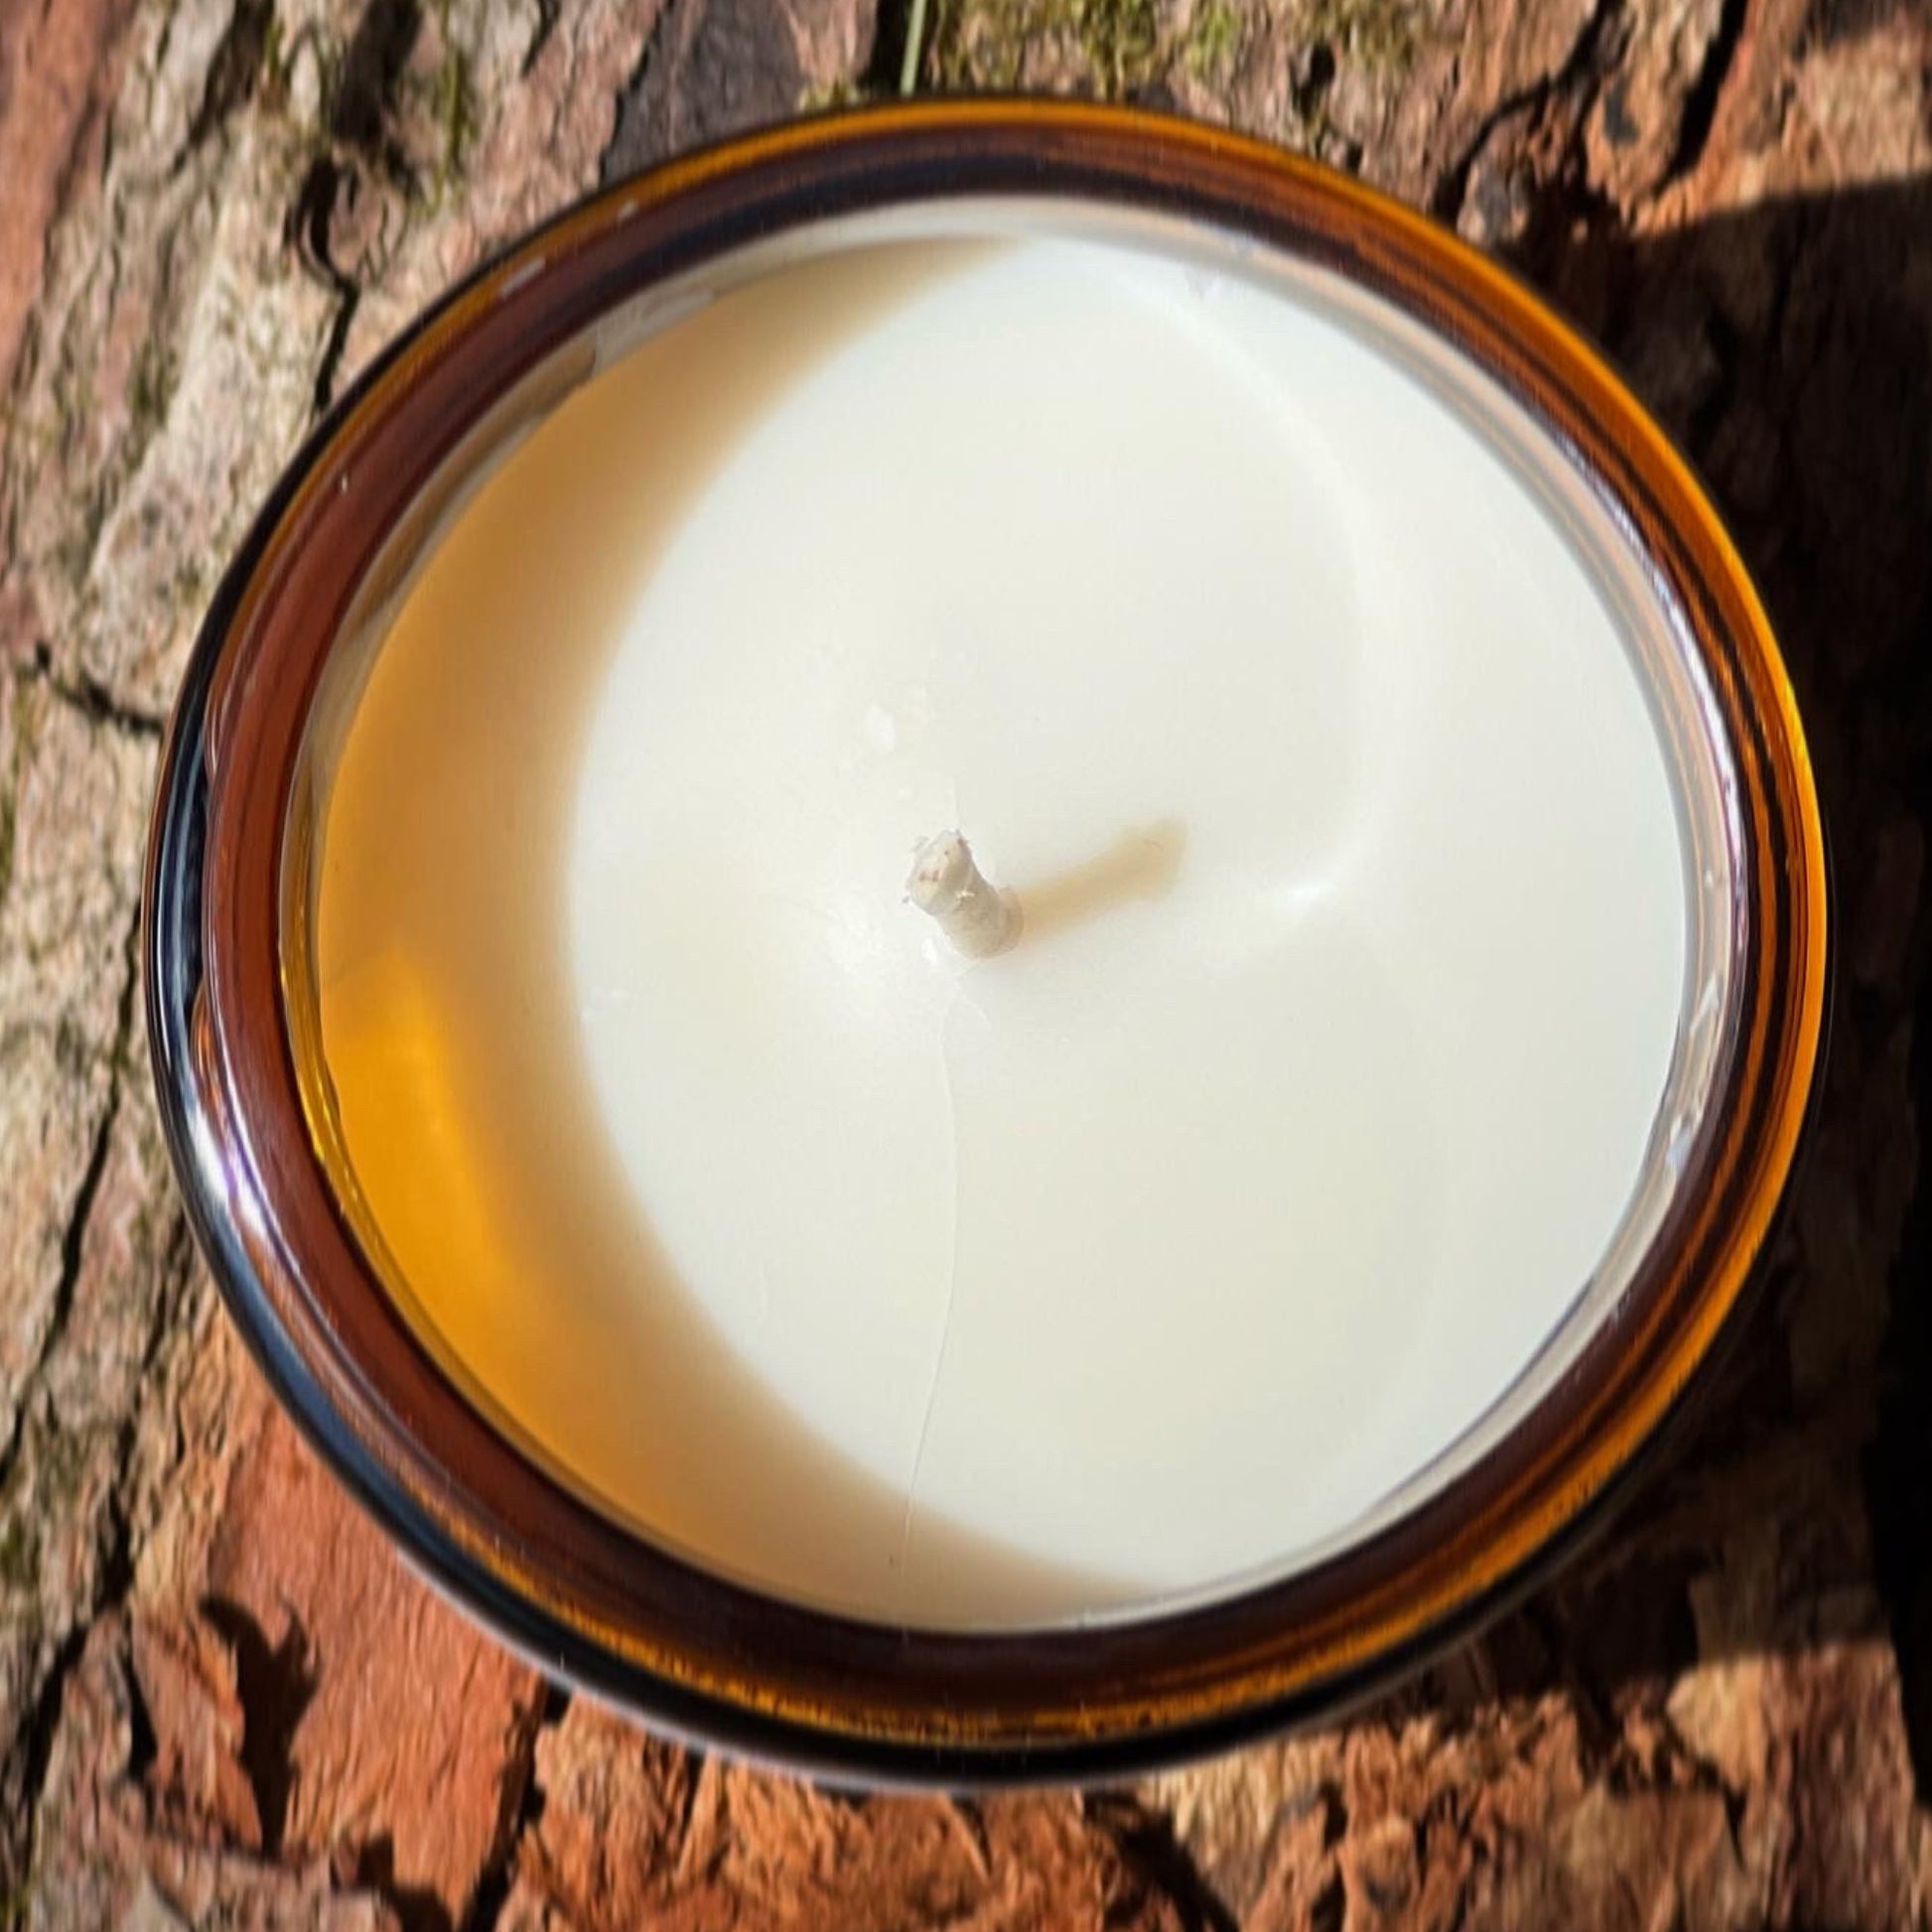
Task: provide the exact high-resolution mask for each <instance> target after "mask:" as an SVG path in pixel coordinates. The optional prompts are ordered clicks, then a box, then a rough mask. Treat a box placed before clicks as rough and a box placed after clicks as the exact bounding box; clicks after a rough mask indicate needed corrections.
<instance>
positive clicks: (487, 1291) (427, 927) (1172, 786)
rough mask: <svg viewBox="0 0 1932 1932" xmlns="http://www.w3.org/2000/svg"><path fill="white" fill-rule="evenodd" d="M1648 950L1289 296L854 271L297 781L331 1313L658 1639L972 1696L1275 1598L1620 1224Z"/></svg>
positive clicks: (876, 248)
mask: <svg viewBox="0 0 1932 1932" xmlns="http://www.w3.org/2000/svg"><path fill="white" fill-rule="evenodd" d="M1686 903H1687V882H1686V874H1685V866H1684V860H1683V856H1682V842H1681V837H1680V830H1679V823H1678V809H1677V804H1676V801H1675V793H1674V789H1673V784H1672V781H1671V778H1670V774H1669V770H1668V767H1667V762H1666V759H1665V756H1664V753H1663V751H1662V749H1661V747H1660V745H1659V742H1658V736H1657V731H1656V728H1655V727H1654V725H1653V723H1652V719H1651V714H1650V711H1649V709H1648V707H1647V704H1646V700H1645V694H1644V689H1643V685H1642V682H1641V680H1640V678H1639V676H1638V674H1637V671H1636V669H1635V668H1634V666H1633V663H1632V660H1631V655H1630V646H1629V641H1628V639H1627V637H1626V636H1625V634H1624V627H1623V624H1622V621H1620V620H1619V618H1618V617H1617V616H1616V615H1615V612H1614V609H1613V601H1612V600H1610V599H1609V598H1607V597H1606V595H1605V593H1604V590H1603V587H1602V586H1601V584H1600V583H1599V582H1598V578H1597V574H1596V573H1595V572H1594V571H1593V569H1592V568H1591V566H1590V564H1589V562H1588V560H1587V555H1586V553H1585V552H1584V551H1583V550H1582V549H1580V548H1579V547H1577V546H1576V545H1575V544H1574V543H1573V542H1572V540H1571V539H1570V537H1569V536H1568V535H1566V532H1565V530H1564V528H1563V527H1561V525H1560V521H1559V519H1557V518H1556V517H1555V516H1553V515H1552V513H1551V512H1550V511H1549V509H1548V508H1547V507H1546V505H1545V503H1544V501H1543V500H1542V497H1541V495H1540V494H1539V492H1538V491H1537V490H1536V489H1535V488H1533V487H1531V486H1530V485H1529V484H1528V483H1526V482H1525V481H1524V480H1523V479H1522V478H1521V477H1520V476H1519V475H1518V474H1517V473H1516V471H1515V470H1514V469H1513V468H1512V467H1511V465H1510V464H1509V463H1508V462H1507V461H1505V459H1504V458H1503V456H1502V455H1500V454H1499V453H1498V451H1497V450H1496V449H1495V448H1494V447H1492V445H1491V443H1490V442H1489V441H1488V440H1487V439H1486V438H1485V437H1484V436H1482V435H1481V434H1479V433H1478V432H1477V431H1476V430H1475V429H1474V428H1472V427H1471V426H1470V425H1469V424H1468V423H1467V422H1465V421H1464V420H1463V419H1462V417H1461V416H1459V415H1458V414H1457V413H1456V411H1455V410H1454V408H1453V407H1451V405H1450V404H1449V403H1448V402H1446V401H1444V400H1441V399H1439V398H1438V397H1437V396H1436V395H1435V394H1433V393H1432V392H1431V391H1430V389H1429V388H1428V387H1427V386H1426V385H1425V384H1424V383H1422V382H1421V381H1419V380H1418V379H1416V378H1415V377H1414V376H1413V375H1412V374H1411V373H1409V372H1408V371H1407V370H1405V368H1404V367H1403V366H1402V365H1401V363H1400V361H1399V359H1398V358H1396V357H1395V356H1394V355H1392V354H1391V352H1390V350H1389V347H1388V345H1387V344H1385V343H1379V342H1376V341H1373V340H1371V339H1370V338H1369V337H1368V336H1366V335H1365V334H1363V333H1362V332H1361V331H1360V330H1359V329H1357V328H1355V327H1353V326H1352V325H1351V324H1350V323H1349V322H1348V321H1347V319H1346V318H1344V317H1342V316H1340V315H1338V314H1335V313H1331V312H1329V311H1328V310H1326V309H1324V308H1323V306H1322V305H1321V303H1320V302H1319V301H1318V300H1316V299H1314V297H1313V296H1311V294H1310V293H1309V292H1308V291H1305V290H1303V291H1298V290H1296V289H1291V288H1286V287H1282V286H1272V285H1265V284H1263V283H1261V282H1258V281H1249V280H1247V279H1244V278H1243V277H1241V276H1239V275H1237V274H1231V273H1210V272H1208V271H1207V270H1205V269H1203V268H1202V267H1200V266H1199V265H1198V264H1197V263H1192V262H1189V261H1186V260H1180V259H1175V260H1169V259H1166V258H1164V257H1162V256H1161V255H1159V254H1157V253H1153V252H1149V251H1145V250H1136V249H1130V248H1126V247H1118V246H1114V245H1110V244H1107V243H1104V242H1100V241H1094V240H1075V239H1071V238H1052V237H1041V238H1035V239H1030V240H1024V241H1015V242H1009V243H1005V244H1002V245H988V244H983V243H975V242H967V241H959V242H938V243H927V244H923V245H919V246H912V245H906V244H897V245H887V244H885V243H879V244H875V245H871V246H865V247H851V248H847V249H845V250H842V251H835V252H833V253H831V254H829V255H826V256H824V257H822V258H820V259H817V260H814V261H812V262H810V263H807V264H800V265H793V266H790V267H787V268H785V269H783V270H782V271H781V272H775V273H772V274H769V275H767V276H765V277H763V278H761V279H759V280H756V281H753V282H751V283H749V284H748V285H746V286H743V287H740V288H738V289H736V290H735V291H733V292H732V293H730V294H728V295H723V296H721V297H719V298H718V299H717V300H715V301H713V302H712V303H711V304H710V305H709V306H707V307H704V308H702V309H700V310H698V311H697V312H696V313H693V314H690V315H687V316H686V317H685V318H684V319H683V320H682V321H679V322H677V323H676V324H675V325H674V326H671V327H669V328H667V329H665V330H664V331H663V332H662V333H660V334H657V335H655V336H653V337H651V338H650V339H649V340H648V341H646V342H644V343H643V344H642V345H640V346H637V347H636V348H634V349H633V350H632V351H631V352H629V353H628V355H627V356H625V357H624V358H622V359H621V360H619V361H617V362H616V364H615V366H613V367H612V368H610V369H609V370H608V371H606V372H605V373H603V374H602V375H600V376H599V377H598V378H597V379H596V380H595V381H594V382H592V383H591V384H589V385H588V386H586V387H585V388H584V389H582V390H580V391H579V392H578V393H576V394H575V395H574V396H572V397H571V398H570V399H569V400H568V401H567V402H566V403H565V404H564V405H563V406H562V407H561V408H559V409H558V410H557V411H556V412H555V414H554V415H553V416H552V417H550V418H549V419H548V420H547V421H546V422H545V423H544V424H543V425H542V426H541V427H540V428H539V429H538V430H537V431H536V432H535V433H534V434H533V435H532V436H531V437H530V438H529V439H528V440H527V442H525V443H524V444H523V445H522V447H521V448H520V449H519V450H518V451H517V452H516V454H515V455H514V456H512V457H511V458H510V459H509V460H508V461H507V462H506V463H505V464H504V465H503V467H501V468H500V469H499V470H498V471H497V472H496V473H495V474H494V476H493V477H492V478H491V479H490V480H489V481H488V483H486V484H485V485H484V486H483V488H482V489H481V490H480V491H479V492H478V493H477V494H476V495H475V496H474V498H473V499H472V500H471V501H470V502H469V503H468V505H467V506H466V507H465V509H464V511H463V513H462V514H461V516H460V517H459V518H458V519H457V520H456V521H455V522H454V524H453V525H452V527H451V529H450V531H449V532H448V534H447V535H446V537H445V538H444V539H443V541H442V542H441V543H440V544H439V545H438V547H437V548H436V549H435V550H434V551H433V552H432V554H431V555H430V556H429V558H428V559H427V561H426V562H425V564H424V565H423V567H422V568H421V570H420V572H419V574H418V576H417V578H416V580H415V581H414V583H413V585H412V586H411V587H410V589H409V592H408V595H407V597H406V598H405V599H404V600H403V602H402V603H401V605H400V608H399V611H398V614H397V616H396V617H395V619H394V621H393V623H392V625H391V627H390V629H389V631H388V633H387V635H386V637H385V639H384V641H383V643H382V647H381V649H380V651H379V653H378V655H377V657H376V659H375V661H374V666H373V669H372V671H371V673H370V675H369V677H368V680H367V683H366V686H365V688H364V689H363V691H362V693H361V695H360V697H359V700H358V702H357V704H356V706H355V708H354V711H353V713H352V715H351V716H350V718H349V720H348V723H347V727H346V733H345V741H344V745H343V748H342V751H341V753H340V757H339V759H338V760H337V764H336V768H335V772H334V778H333V788H332V790H331V793H330V797H329V802H328V805H327V809H326V819H325V824H324V832H323V840H322V857H321V862H320V866H319V869H318V880H317V899H316V908H315V932H316V958H317V975H318V983H319V989H320V1006H321V1029H322V1041H323V1051H324V1056H325V1059H326V1062H327V1066H328V1071H329V1078H330V1081H331V1084H332V1088H333V1092H334V1097H335V1103H336V1109H337V1114H338V1118H339V1125H340V1129H341V1135H342V1140H343V1143H344V1146H345V1149H346V1151H347V1156H348V1159H349V1161H350V1163H351V1165H352V1167H353V1170H354V1174H355V1180H356V1185H357V1188H358V1190H359V1193H360V1196H361V1200H362V1203H363V1206H364V1208H365V1210H366V1215H367V1217H368V1219H369V1220H370V1221H371V1222H372V1223H373V1225H374V1227H375V1228H376V1229H377V1230H378V1231H379V1237H380V1243H381V1247H382V1249H383V1251H384V1252H383V1255H382V1257H381V1259H382V1262H383V1265H384V1268H385V1272H386V1274H387V1276H388V1277H389V1279H390V1281H391V1285H392V1288H393V1290H394V1292H395V1293H396V1294H397V1295H398V1296H399V1298H400V1299H401V1300H402V1301H403V1302H404V1304H405V1306H406V1307H407V1308H408V1309H409V1311H410V1312H411V1314H412V1317H413V1318H414V1319H415V1320H416V1322H417V1323H418V1325H419V1326H420V1328H421V1329H422V1331H423V1332H424V1334H425V1335H426V1337H428V1338H429V1339H430V1340H431V1343H432V1345H433V1346H434V1348H435V1349H436V1351H437V1353H438V1354H439V1356H440V1358H441V1359H442V1360H443V1361H444V1362H445V1363H446V1364H447V1365H448V1366H449V1367H450V1369H451V1370H452V1372H453V1373H454V1374H456V1375H457V1376H458V1377H459V1379H460V1380H461V1381H462V1383H463V1384H464V1386H465V1387H466V1388H467V1389H468V1390H469V1391H470V1392H471V1393H472V1395H473V1396H474V1398H475V1399H476V1400H477V1401H478V1402H479V1403H481V1404H482V1405H483V1406H484V1407H485V1408H486V1409H487V1410H488V1411H489V1413H490V1414H491V1415H492V1416H493V1417H494V1418H495V1419H496V1420H497V1421H498V1422H499V1423H500V1425H501V1426H502V1427H503V1428H504V1429H506V1430H507V1431H509V1432H510V1433H511V1434H512V1435H513V1436H514V1437H515V1438H516V1439H517V1440H518V1441H519V1442H520V1443H522V1444H523V1445H524V1446H525V1447H526V1448H527V1449H530V1451H531V1452H532V1453H533V1454H535V1455H536V1456H538V1457H539V1459H541V1460H542V1461H543V1462H544V1464H545V1465H546V1466H547V1467H548V1468H550V1469H551V1470H552V1471H553V1472H554V1473H555V1474H556V1475H558V1477H559V1478H560V1479H562V1480H564V1481H566V1482H568V1483H570V1484H571V1485H572V1486H574V1487H576V1488H577V1489H579V1490H580V1491H581V1492H583V1493H585V1494H587V1495H589V1496H591V1497H593V1498H594V1499H595V1500H596V1501H598V1502H599V1503H600V1504H601V1505H602V1506H603V1507H604V1508H606V1509H608V1510H610V1511H612V1512H613V1513H615V1514H617V1515H619V1516H620V1517H621V1518H622V1519H624V1520H625V1521H627V1522H629V1523H632V1524H634V1525H635V1526H636V1527H638V1528H639V1529H640V1530H641V1531H643V1532H644V1533H646V1534H648V1535H649V1536H651V1537H653V1538H655V1539H657V1540H658V1541H660V1542H662V1543H664V1544H665V1545H667V1546H669V1547H671V1548H673V1549H676V1550H679V1551H681V1552H684V1553H686V1554H687V1555H689V1556H690V1557H692V1558H693V1559H694V1560H696V1561H698V1562H701V1563H703V1564H705V1565H707V1566H708V1567H710V1568H712V1569H715V1570H717V1571H720V1572H722V1573H724V1574H726V1575H729V1576H732V1577H736V1578H740V1579H743V1580H745V1581H747V1582H750V1583H753V1584H755V1585H757V1586H759V1587H763V1588H766V1589H769V1590H773V1591H775V1592H777V1593H780V1594H783V1595H788V1596H791V1597H794V1598H797V1599H799V1600H802V1601H806V1602H810V1603H815V1604H822V1605H829V1606H831V1607H835V1608H839V1609H842V1610H846V1611H850V1612H853V1613H856V1614H860V1615H864V1616H869V1617H874V1618H879V1619H885V1620H891V1621H897V1620H903V1621H907V1622H913V1623H919V1624H926V1625H938V1626H947V1627H967V1628H979V1627H1010V1626H1014V1625H1024V1624H1029V1623H1035V1622H1041V1621H1050V1620H1056V1619H1063V1618H1066V1617H1069V1616H1072V1617H1078V1616H1091V1615H1099V1614H1108V1613H1115V1612H1119V1611H1122V1610H1134V1609H1146V1608H1150V1607H1153V1606H1156V1605H1160V1604H1163V1603H1166V1602H1169V1601H1172V1600H1173V1599H1174V1598H1175V1597H1176V1596H1178V1595H1184V1594H1189V1593H1195V1594H1198V1593H1203V1592H1205V1593H1210V1594H1211V1593H1214V1592H1216V1591H1225V1590H1227V1589H1231V1588H1233V1587H1237V1586H1239V1585H1241V1584H1244V1583H1247V1582H1250V1581H1252V1580H1253V1579H1254V1578H1255V1577H1256V1576H1257V1575H1260V1574H1267V1573H1269V1572H1270V1571H1271V1570H1275V1569H1279V1567H1280V1566H1282V1565H1283V1564H1284V1563H1287V1562H1289V1561H1291V1560H1293V1559H1294V1558H1295V1557H1296V1555H1297V1554H1298V1553H1301V1552H1306V1551H1308V1550H1309V1549H1311V1548H1312V1547H1315V1546H1322V1545H1325V1544H1328V1543H1331V1542H1333V1541H1334V1540H1335V1539H1337V1538H1345V1537H1346V1536H1347V1535H1348V1533H1349V1531H1350V1527H1351V1525H1355V1524H1357V1523H1359V1522H1360V1521H1361V1520H1362V1519H1363V1518H1364V1516H1365V1514H1367V1513H1368V1512H1370V1511H1372V1510H1373V1508H1374V1507H1375V1505H1376V1504H1377V1503H1378V1502H1379V1501H1380V1500H1381V1499H1383V1498H1384V1497H1386V1496H1388V1495H1389V1494H1390V1493H1391V1492H1392V1491H1394V1490H1396V1489H1397V1488H1398V1487H1399V1486H1400V1485H1402V1484H1403V1483H1404V1482H1405V1481H1406V1480H1408V1479H1410V1478H1412V1477H1414V1476H1415V1475H1416V1473H1417V1472H1418V1471H1420V1470H1423V1469H1425V1468H1426V1467H1427V1466H1428V1465H1430V1464H1431V1463H1432V1461H1433V1460H1434V1459H1435V1458H1437V1457H1439V1456H1440V1455H1441V1454H1442V1453H1443V1451H1444V1450H1445V1449H1447V1448H1448V1447H1449V1445H1451V1444H1452V1443H1454V1442H1455V1441H1456V1440H1457V1439H1458V1437H1460V1436H1461V1435H1462V1434H1463V1433H1464V1432H1465V1431H1467V1430H1468V1429H1469V1428H1470V1427H1471V1425H1472V1424H1474V1423H1475V1422H1476V1421H1477V1419H1478V1418H1479V1417H1481V1416H1482V1415H1483V1413H1484V1412H1485V1411H1486V1410H1489V1409H1490V1408H1491V1407H1492V1405H1494V1404H1495V1403H1496V1401H1497V1400H1498V1398H1499V1397H1500V1396H1502V1394H1503V1392H1504V1391H1505V1390H1506V1389H1507V1388H1508V1387H1509V1386H1510V1384H1511V1383H1512V1381H1513V1380H1514V1379H1515V1378H1516V1377H1517V1376H1518V1375H1519V1374H1520V1373H1521V1371H1522V1370H1523V1368H1524V1366H1525V1364H1526V1363H1527V1362H1528V1361H1529V1360H1530V1359H1531V1357H1532V1356H1533V1354H1534V1353H1535V1351H1536V1350H1537V1348H1538V1346H1539V1344H1541V1343H1542V1342H1543V1341H1544V1340H1545V1338H1546V1337H1547V1336H1548V1335H1549V1334H1550V1332H1551V1331H1552V1329H1553V1328H1554V1327H1555V1326H1556V1324H1557V1323H1558V1322H1559V1320H1560V1319H1561V1318H1562V1316H1563V1315H1564V1313H1565V1311H1567V1310H1568V1309H1570V1308H1571V1306H1572V1305H1573V1304H1574V1303H1575V1301H1576V1299H1577V1297H1578V1295H1579V1294H1580V1292H1581V1291H1582V1290H1583V1289H1584V1287H1585V1285H1586V1284H1587V1281H1588V1280H1589V1278H1590V1276H1591V1274H1592V1271H1593V1270H1594V1269H1595V1268H1596V1267H1597V1265H1598V1263H1599V1262H1600V1261H1601V1259H1602V1257H1603V1256H1604V1254H1605V1253H1606V1251H1607V1250H1608V1248H1609V1247H1610V1244H1611V1242H1612V1240H1613V1238H1614V1237H1615V1235H1616V1233H1617V1230H1618V1227H1619V1224H1620V1223H1621V1221H1622V1220H1623V1217H1624V1216H1625V1214H1626V1211H1627V1210H1628V1208H1629V1206H1630V1203H1631V1200H1632V1197H1633V1193H1634V1191H1635V1189H1636V1186H1637V1182H1638V1177H1639V1173H1640V1172H1641V1171H1642V1170H1643V1167H1644V1164H1645V1161H1646V1156H1647V1151H1648V1150H1649V1149H1650V1148H1651V1146H1652V1144H1653V1140H1654V1137H1655V1134H1656V1131H1657V1117H1658V1111H1659V1104H1660V1098H1661V1096H1662V1095H1663V1093H1664V1089H1665V1083H1666V1077H1667V1074H1668V1072H1669V1069H1670V1066H1671V1062H1672V1054H1673V1049H1674V1045H1675V1042H1676V1040H1677V1037H1678V1034H1679V1029H1680V1022H1681V1018H1682V1015H1683V1010H1684V1006H1685V985H1686V977H1687V935H1686Z"/></svg>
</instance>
